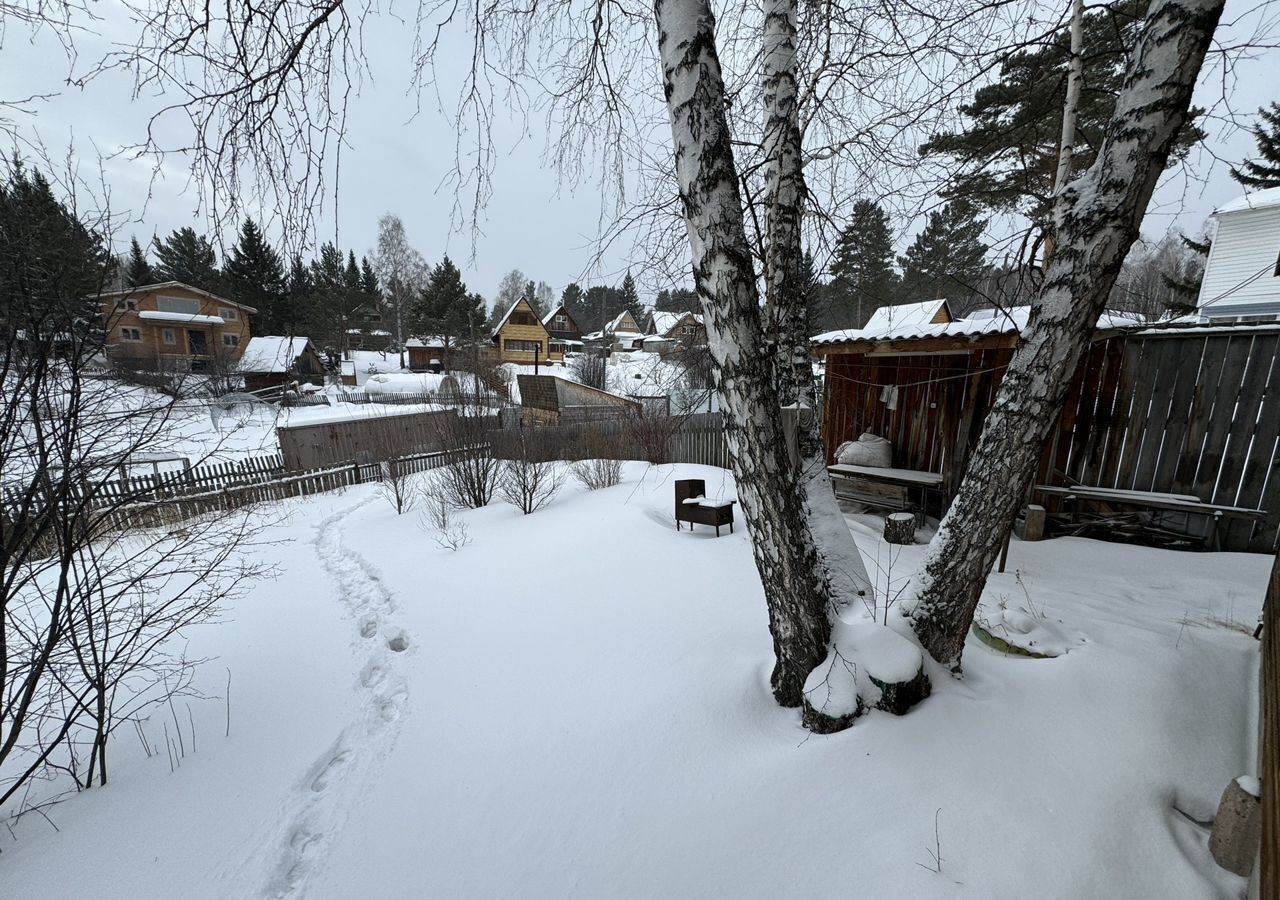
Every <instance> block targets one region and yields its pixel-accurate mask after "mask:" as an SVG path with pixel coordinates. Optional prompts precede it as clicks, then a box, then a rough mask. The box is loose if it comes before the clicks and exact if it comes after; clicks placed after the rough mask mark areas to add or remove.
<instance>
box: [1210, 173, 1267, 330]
mask: <svg viewBox="0 0 1280 900" xmlns="http://www.w3.org/2000/svg"><path fill="white" fill-rule="evenodd" d="M1213 219H1214V221H1215V222H1216V223H1217V229H1216V231H1215V233H1214V236H1213V244H1212V246H1211V247H1210V248H1209V259H1208V261H1207V262H1206V263H1205V270H1204V280H1203V281H1201V282H1200V298H1199V301H1198V302H1197V312H1198V313H1199V314H1200V316H1201V317H1202V318H1204V319H1207V320H1209V321H1210V322H1273V321H1276V320H1277V319H1280V187H1274V188H1267V189H1266V190H1262V191H1255V192H1254V193H1252V194H1246V195H1245V196H1243V197H1241V198H1239V199H1238V200H1233V201H1231V202H1230V203H1227V204H1224V205H1222V206H1220V207H1218V208H1217V209H1216V210H1214V213H1213Z"/></svg>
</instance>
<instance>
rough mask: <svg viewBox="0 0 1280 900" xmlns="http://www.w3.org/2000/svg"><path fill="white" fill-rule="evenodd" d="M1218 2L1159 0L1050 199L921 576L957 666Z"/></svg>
mask: <svg viewBox="0 0 1280 900" xmlns="http://www.w3.org/2000/svg"><path fill="white" fill-rule="evenodd" d="M1222 2H1223V0H1153V2H1152V4H1151V6H1150V8H1149V10H1148V12H1147V18H1146V22H1145V23H1144V27H1143V31H1142V34H1141V36H1140V37H1139V39H1138V42H1137V44H1136V46H1135V48H1134V51H1133V56H1132V57H1131V58H1130V60H1129V65H1128V70H1127V73H1126V75H1125V79H1124V82H1123V85H1122V87H1121V91H1120V95H1119V97H1118V98H1117V101H1116V108H1115V112H1114V114H1113V116H1112V120H1111V122H1110V124H1109V126H1108V128H1107V134H1106V137H1105V138H1104V140H1103V144H1102V147H1101V148H1100V150H1099V152H1098V158H1097V159H1096V161H1095V162H1094V164H1093V165H1092V166H1090V167H1089V168H1088V169H1086V170H1085V171H1084V172H1082V173H1080V174H1079V175H1078V176H1076V177H1075V178H1074V179H1072V180H1069V181H1068V182H1067V183H1066V184H1065V185H1064V186H1063V189H1062V191H1061V192H1060V193H1059V195H1058V197H1057V198H1056V200H1055V201H1054V210H1053V214H1054V232H1055V234H1056V235H1057V238H1058V240H1057V243H1056V247H1055V249H1054V253H1053V257H1052V260H1051V262H1050V263H1049V266H1048V269H1047V271H1046V272H1045V280H1044V285H1043V287H1042V288H1041V290H1040V293H1039V295H1038V296H1037V298H1036V301H1035V304H1034V306H1033V308H1032V314H1031V319H1030V321H1029V322H1028V324H1027V328H1026V329H1025V330H1024V331H1023V333H1022V336H1021V338H1020V339H1019V342H1018V348H1017V351H1016V352H1015V353H1014V356H1013V359H1012V361H1011V362H1010V364H1009V367H1008V368H1007V369H1006V371H1005V375H1004V380H1003V381H1002V382H1001V385H1000V391H999V393H998V394H997V396H996V401H995V404H994V406H993V407H992V410H991V413H990V414H989V415H988V416H987V420H986V422H985V423H984V425H983V429H982V434H981V436H980V437H979V439H978V445H977V447H976V449H975V451H974V453H973V455H972V457H971V460H970V463H969V468H968V471H967V472H966V474H965V478H964V481H963V483H962V484H961V485H960V490H959V492H958V493H957V494H956V497H955V499H954V500H953V501H952V503H951V507H950V509H949V510H948V511H947V513H946V515H945V516H944V517H943V519H942V522H941V524H940V526H939V528H938V533H937V535H936V536H935V537H934V539H933V541H932V543H931V544H930V546H929V550H928V552H927V554H926V557H925V561H924V565H923V567H922V570H921V572H920V573H919V574H918V576H917V581H916V600H915V603H914V609H913V611H912V617H913V620H914V625H915V629H916V633H917V634H918V635H919V637H920V641H921V643H922V644H923V645H924V647H925V649H926V650H928V651H929V653H930V654H931V655H932V656H933V657H934V658H935V659H936V660H938V661H939V662H942V663H945V664H950V665H952V666H954V667H957V668H958V666H959V664H960V655H961V652H962V651H963V649H964V641H965V635H966V634H967V633H968V630H969V626H970V625H971V624H972V621H973V613H974V608H975V607H976V605H977V602H978V597H979V595H980V594H981V592H982V588H983V585H984V584H985V582H986V579H987V574H988V572H990V570H991V565H992V563H993V562H994V561H995V558H996V554H997V553H998V551H999V548H1000V545H1001V543H1002V540H1003V536H1004V533H1005V530H1006V528H1008V526H1009V524H1010V522H1011V521H1012V520H1013V517H1014V514H1015V512H1016V511H1017V508H1018V505H1019V504H1020V502H1021V500H1022V496H1023V493H1024V491H1025V489H1026V486H1027V485H1028V483H1029V481H1030V479H1031V478H1032V477H1033V476H1034V474H1035V471H1036V467H1037V464H1038V462H1039V459H1040V455H1041V452H1042V449H1043V444H1044V440H1045V437H1046V435H1047V434H1048V431H1049V429H1050V428H1051V427H1052V426H1053V424H1054V422H1055V421H1056V419H1057V416H1058V414H1059V413H1060V411H1061V409H1062V404H1063V401H1064V399H1065V396H1066V392H1067V389H1068V387H1069V385H1070V381H1071V378H1072V376H1073V374H1074V372H1075V369H1076V366H1077V365H1078V364H1079V361H1080V358H1081V356H1082V354H1083V353H1084V351H1085V349H1086V348H1087V347H1088V345H1089V341H1090V338H1091V335H1092V333H1093V330H1094V327H1095V326H1096V324H1097V321H1098V316H1099V315H1100V314H1101V312H1102V310H1103V308H1104V306H1105V304H1106V300H1107V296H1108V294H1109V293H1110V291H1111V288H1112V286H1113V285H1114V283H1115V280H1116V275H1117V274H1118V273H1119V271H1120V265H1121V263H1122V262H1123V261H1124V257H1125V254H1126V253H1128V250H1129V246H1130V245H1131V244H1132V243H1133V241H1134V239H1135V238H1136V237H1137V234H1138V226H1139V225H1140V224H1141V221H1142V217H1143V215H1144V213H1145V212H1146V209H1147V203H1148V201H1149V200H1150V199H1151V192H1152V190H1153V189H1154V188H1155V184H1156V180H1157V179H1158V178H1159V177H1160V174H1161V172H1163V171H1164V167H1165V163H1166V161H1167V159H1168V157H1169V152H1170V150H1171V149H1172V148H1173V146H1174V142H1175V141H1176V140H1177V137H1178V134H1179V132H1180V131H1181V129H1182V127H1183V125H1184V124H1185V123H1186V122H1187V118H1188V116H1187V110H1188V107H1189V106H1190V103H1191V94H1192V89H1193V88H1194V86H1195V81H1196V76H1197V74H1198V73H1199V71H1200V66H1201V64H1202V63H1203V61H1204V56H1205V52H1206V50H1207V48H1208V46H1209V41H1210V39H1211V38H1212V36H1213V31H1214V28H1215V27H1216V26H1217V23H1218V17H1219V15H1220V14H1221V12H1222Z"/></svg>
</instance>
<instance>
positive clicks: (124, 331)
mask: <svg viewBox="0 0 1280 900" xmlns="http://www.w3.org/2000/svg"><path fill="white" fill-rule="evenodd" d="M120 339H121V340H124V341H140V340H142V329H140V328H121V329H120Z"/></svg>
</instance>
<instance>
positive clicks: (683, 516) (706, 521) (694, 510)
mask: <svg viewBox="0 0 1280 900" xmlns="http://www.w3.org/2000/svg"><path fill="white" fill-rule="evenodd" d="M736 502H737V501H735V500H714V499H710V498H708V497H707V483H706V482H705V481H703V480H702V479H701V478H684V479H681V480H679V481H677V482H676V531H680V530H681V529H680V523H681V522H688V523H689V530H690V531H693V526H694V525H710V526H712V527H713V528H715V530H716V537H720V527H721V526H722V525H728V526H729V533H730V534H733V504H734V503H736Z"/></svg>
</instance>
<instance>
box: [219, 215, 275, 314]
mask: <svg viewBox="0 0 1280 900" xmlns="http://www.w3.org/2000/svg"><path fill="white" fill-rule="evenodd" d="M222 282H223V289H224V290H225V291H226V293H227V296H228V297H230V298H231V299H232V300H236V301H238V302H240V303H247V304H248V305H249V306H252V307H254V308H255V309H257V310H258V315H257V316H255V317H254V320H253V330H254V331H255V332H257V333H258V334H282V333H284V331H285V328H284V326H285V317H284V315H283V314H282V310H281V309H280V308H279V307H280V306H281V305H282V304H283V302H284V295H285V291H286V283H285V274H284V264H283V263H282V262H281V260H280V254H279V253H277V252H276V251H275V248H273V247H272V246H271V245H270V244H269V243H267V240H266V238H265V237H264V236H263V234H262V229H261V228H259V227H258V224H257V223H256V222H254V221H253V219H248V218H246V219H245V220H244V224H243V225H241V226H240V234H239V235H238V236H237V238H236V243H235V246H234V247H232V248H231V253H230V254H228V255H227V259H226V262H225V263H224V265H223V269H222Z"/></svg>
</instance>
